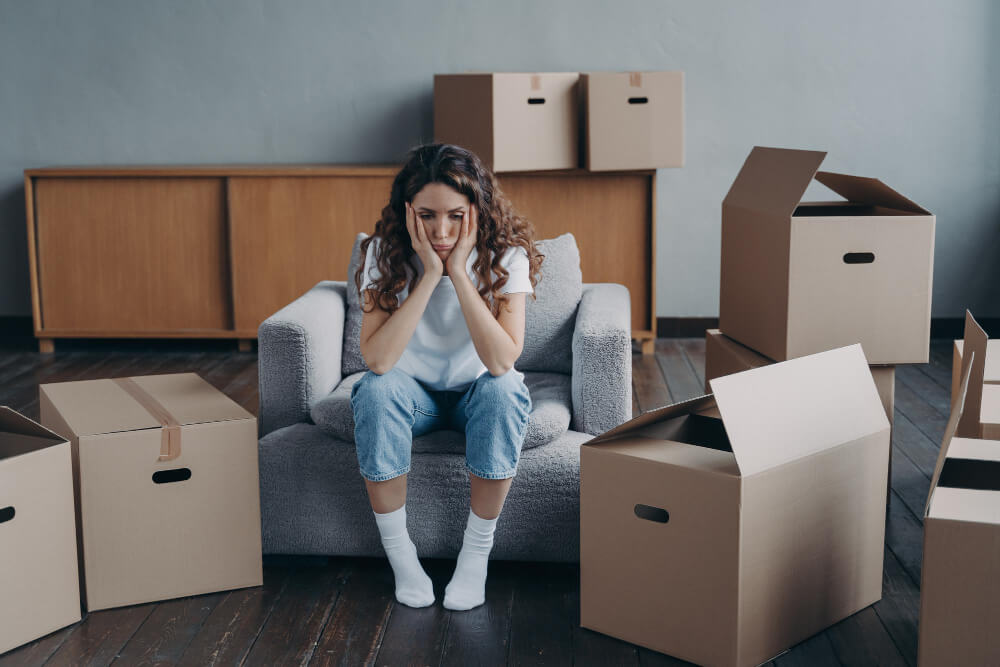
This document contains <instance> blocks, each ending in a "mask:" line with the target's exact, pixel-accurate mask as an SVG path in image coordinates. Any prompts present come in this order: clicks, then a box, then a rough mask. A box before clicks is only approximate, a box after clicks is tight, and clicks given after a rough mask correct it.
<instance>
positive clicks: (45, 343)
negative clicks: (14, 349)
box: [38, 338, 56, 354]
mask: <svg viewBox="0 0 1000 667" xmlns="http://www.w3.org/2000/svg"><path fill="white" fill-rule="evenodd" d="M55 351H56V341H55V340H53V339H52V338H39V339H38V353H39V354H55Z"/></svg>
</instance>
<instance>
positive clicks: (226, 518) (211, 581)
mask: <svg viewBox="0 0 1000 667" xmlns="http://www.w3.org/2000/svg"><path fill="white" fill-rule="evenodd" d="M39 400H40V403H41V406H40V407H41V416H42V423H44V424H45V425H46V426H48V427H49V428H51V429H52V430H54V431H56V432H57V433H61V434H63V435H64V436H65V437H66V438H68V439H69V440H70V443H71V445H72V452H73V465H74V478H75V479H74V482H75V486H74V489H75V492H76V496H77V507H78V508H79V511H78V516H77V520H78V522H79V526H78V533H79V537H80V540H81V542H80V550H81V552H82V554H83V569H82V577H81V589H82V590H81V593H82V597H83V599H84V601H85V604H86V607H87V609H90V610H95V609H106V608H108V607H118V606H122V605H130V604H138V603H140V602H150V601H153V600H164V599H167V598H174V597H181V596H187V595H198V594H200V593H210V592H214V591H221V590H227V589H232V588H242V587H245V586H258V585H260V584H261V583H262V568H261V536H260V486H259V481H258V472H257V420H256V419H255V418H254V417H253V415H251V414H250V413H249V412H247V411H246V410H244V409H243V408H241V407H240V406H239V405H237V404H236V403H234V402H233V401H232V400H230V399H229V398H228V397H227V396H226V395H225V394H223V393H222V392H220V391H218V390H217V389H216V388H215V387H213V386H212V385H210V384H209V383H207V382H205V381H204V380H202V379H201V378H200V377H198V376H197V375H196V374H194V373H178V374H172V375H149V376H144V377H133V378H115V379H107V380H85V381H79V382H62V383H58V384H43V385H40V386H39Z"/></svg>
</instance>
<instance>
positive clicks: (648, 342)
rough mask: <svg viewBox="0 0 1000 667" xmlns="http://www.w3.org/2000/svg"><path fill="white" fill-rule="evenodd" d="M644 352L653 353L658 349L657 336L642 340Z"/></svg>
mask: <svg viewBox="0 0 1000 667" xmlns="http://www.w3.org/2000/svg"><path fill="white" fill-rule="evenodd" d="M641 343H642V353H643V354H644V355H645V354H653V353H654V352H655V351H656V339H655V338H644V339H643V340H642V341H641Z"/></svg>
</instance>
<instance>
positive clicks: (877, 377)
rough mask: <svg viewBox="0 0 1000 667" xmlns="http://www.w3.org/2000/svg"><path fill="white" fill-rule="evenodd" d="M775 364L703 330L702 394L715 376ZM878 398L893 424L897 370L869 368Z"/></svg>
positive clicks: (890, 422) (721, 335)
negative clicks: (703, 380)
mask: <svg viewBox="0 0 1000 667" xmlns="http://www.w3.org/2000/svg"><path fill="white" fill-rule="evenodd" d="M773 363H775V362H774V360H773V359H768V358H767V357H765V356H764V355H763V354H758V353H757V352H754V351H753V350H751V349H750V348H749V347H747V346H746V345H740V344H739V343H737V342H736V341H735V340H733V339H732V338H730V337H729V336H727V335H725V334H724V333H722V332H721V331H719V330H718V329H707V330H706V331H705V391H711V388H710V387H709V383H710V382H711V381H712V380H714V379H715V378H717V377H722V376H723V375H731V374H733V373H741V372H743V371H748V370H750V369H751V368H760V367H761V366H769V365H771V364H773ZM869 368H870V369H871V372H872V379H873V380H874V381H875V388H876V389H878V396H879V398H880V399H881V400H882V407H883V408H885V416H886V417H888V418H889V424H890V425H891V424H892V419H893V411H894V403H895V400H896V367H895V366H869Z"/></svg>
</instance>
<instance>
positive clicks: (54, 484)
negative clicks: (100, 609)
mask: <svg viewBox="0 0 1000 667" xmlns="http://www.w3.org/2000/svg"><path fill="white" fill-rule="evenodd" d="M74 514H75V512H74V508H73V469H72V464H71V457H70V446H69V443H68V442H66V440H65V439H64V438H61V437H59V436H58V435H56V434H55V433H52V432H51V431H49V430H47V429H45V428H42V427H41V426H40V425H39V424H36V423H35V422H33V421H31V420H30V419H28V418H27V417H24V416H22V415H20V414H18V413H17V412H15V411H13V410H11V409H10V408H7V407H0V591H2V592H0V654H3V653H5V652H7V651H9V650H11V649H12V648H14V647H16V646H20V645H22V644H26V643H28V642H30V641H34V640H35V639H38V638H39V637H43V636H45V635H47V634H49V633H50V632H53V631H55V630H58V629H59V628H63V627H66V626H67V625H70V624H72V623H76V622H77V621H79V620H80V583H79V575H78V572H77V553H76V528H75V523H74V518H73V517H74Z"/></svg>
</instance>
